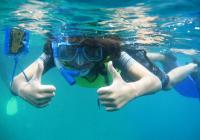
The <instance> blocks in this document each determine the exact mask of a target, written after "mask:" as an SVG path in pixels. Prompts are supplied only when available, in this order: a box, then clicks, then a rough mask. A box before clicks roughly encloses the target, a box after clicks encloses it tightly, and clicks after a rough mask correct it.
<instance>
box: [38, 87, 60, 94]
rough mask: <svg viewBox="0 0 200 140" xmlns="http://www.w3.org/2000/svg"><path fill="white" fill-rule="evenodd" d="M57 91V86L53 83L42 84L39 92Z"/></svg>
mask: <svg viewBox="0 0 200 140" xmlns="http://www.w3.org/2000/svg"><path fill="white" fill-rule="evenodd" d="M55 91H56V87H55V86H52V85H40V88H39V93H53V92H55Z"/></svg>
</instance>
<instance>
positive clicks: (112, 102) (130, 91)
mask: <svg viewBox="0 0 200 140" xmlns="http://www.w3.org/2000/svg"><path fill="white" fill-rule="evenodd" d="M108 71H109V72H110V73H111V75H112V77H113V83H112V84H111V85H110V86H106V87H101V88H99V89H98V90H97V92H98V93H99V100H100V103H101V104H102V105H104V106H105V108H106V110H107V111H115V110H118V109H120V108H122V107H123V106H124V105H125V104H127V103H128V102H129V101H130V100H131V99H133V98H134V97H136V95H137V90H136V89H135V88H134V87H133V85H130V84H129V83H127V82H125V81H124V80H123V79H122V77H121V76H120V74H119V73H118V72H117V71H116V69H115V68H114V67H113V65H112V62H111V61H110V62H109V63H108ZM134 89H135V90H134Z"/></svg>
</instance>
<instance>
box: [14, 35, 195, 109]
mask: <svg viewBox="0 0 200 140" xmlns="http://www.w3.org/2000/svg"><path fill="white" fill-rule="evenodd" d="M43 52H44V53H43V54H42V55H41V56H40V57H39V58H38V59H37V60H36V61H34V62H33V63H32V64H31V65H30V66H28V67H27V68H26V69H25V70H24V73H25V74H26V76H27V78H28V79H29V81H27V79H26V78H25V76H24V74H23V73H20V74H18V75H16V76H15V77H14V80H13V85H12V86H11V89H12V91H13V92H14V93H15V94H16V95H18V96H20V97H22V98H24V99H25V100H26V101H28V102H30V103H32V104H33V105H34V106H37V107H44V106H47V105H48V104H49V102H50V101H51V99H52V97H54V96H55V91H56V88H55V86H53V85H43V84H42V83H41V78H42V75H43V74H44V73H45V72H47V71H48V70H50V69H51V68H53V67H55V66H56V67H57V68H58V69H59V71H60V72H61V74H62V75H63V77H64V78H65V79H66V81H67V82H68V83H69V84H70V85H72V84H75V83H77V84H80V85H86V83H88V85H90V83H95V82H98V83H99V80H101V84H98V85H97V86H98V87H100V88H99V89H98V90H97V92H98V94H99V100H100V103H101V104H102V105H104V106H105V109H106V110H107V111H115V110H118V109H120V108H122V107H123V106H124V105H125V104H127V103H128V102H129V101H131V100H133V99H135V98H137V97H140V96H143V95H148V94H152V93H155V92H157V91H160V90H162V89H163V90H167V89H170V88H171V87H173V86H174V85H175V84H176V83H178V82H180V81H181V80H183V79H184V78H186V77H187V76H188V75H189V74H191V73H193V72H197V71H198V65H197V64H195V63H189V64H187V65H184V66H180V67H177V68H174V69H172V70H171V71H169V72H168V73H167V74H165V73H164V72H163V71H161V70H160V69H159V68H158V67H157V66H155V65H154V64H153V63H152V62H151V60H150V59H149V58H151V59H152V60H156V59H163V60H164V59H166V58H165V56H164V55H157V56H156V55H150V54H149V55H148V54H147V55H148V57H149V58H148V57H147V55H146V52H145V51H144V50H137V49H134V48H131V47H129V46H127V45H123V44H122V42H121V40H120V39H118V38H112V37H105V38H95V37H81V36H74V37H68V36H63V37H61V38H56V39H55V38H52V39H49V40H48V41H47V43H46V44H45V47H44V50H43ZM113 65H114V66H113ZM118 70H120V71H118ZM109 73H110V74H111V78H112V82H111V81H110V76H109ZM99 77H100V78H99ZM88 85H87V86H88ZM92 85H94V84H92Z"/></svg>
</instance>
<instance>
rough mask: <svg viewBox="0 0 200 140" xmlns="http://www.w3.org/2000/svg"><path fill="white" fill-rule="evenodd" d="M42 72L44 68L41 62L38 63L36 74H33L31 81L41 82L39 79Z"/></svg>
mask: <svg viewBox="0 0 200 140" xmlns="http://www.w3.org/2000/svg"><path fill="white" fill-rule="evenodd" d="M43 70H44V66H43V64H42V62H41V61H38V65H37V68H36V72H35V74H34V75H33V78H32V79H33V80H37V81H41V77H42V73H43Z"/></svg>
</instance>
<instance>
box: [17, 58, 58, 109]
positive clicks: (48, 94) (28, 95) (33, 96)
mask: <svg viewBox="0 0 200 140" xmlns="http://www.w3.org/2000/svg"><path fill="white" fill-rule="evenodd" d="M43 70H44V66H43V64H42V62H40V61H38V67H37V70H36V72H35V74H33V77H32V78H31V80H30V81H28V82H27V81H23V82H21V81H19V82H16V83H17V84H18V85H17V86H19V87H18V90H17V94H18V95H19V96H21V97H22V98H23V99H25V100H26V101H28V102H29V103H31V104H33V105H34V106H36V107H45V106H47V105H48V104H49V102H50V101H51V98H52V97H54V96H55V90H56V88H55V87H54V86H52V85H42V84H41V77H42V73H43ZM14 82H15V81H14Z"/></svg>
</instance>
